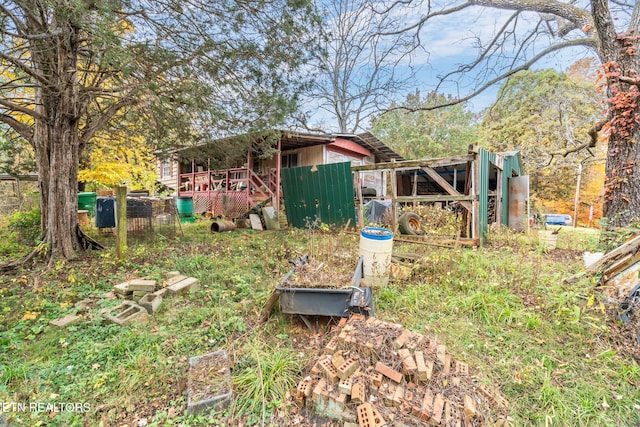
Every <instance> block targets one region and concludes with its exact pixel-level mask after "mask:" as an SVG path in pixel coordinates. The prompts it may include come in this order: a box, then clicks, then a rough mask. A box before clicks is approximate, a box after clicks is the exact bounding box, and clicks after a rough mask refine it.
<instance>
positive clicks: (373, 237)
mask: <svg viewBox="0 0 640 427" xmlns="http://www.w3.org/2000/svg"><path fill="white" fill-rule="evenodd" d="M392 251H393V232H392V231H391V230H388V229H386V228H378V227H365V228H363V229H362V231H361V232H360V256H362V269H363V278H362V281H361V283H362V284H363V285H364V286H371V287H376V286H383V285H386V284H387V282H388V281H389V267H390V265H391V252H392Z"/></svg>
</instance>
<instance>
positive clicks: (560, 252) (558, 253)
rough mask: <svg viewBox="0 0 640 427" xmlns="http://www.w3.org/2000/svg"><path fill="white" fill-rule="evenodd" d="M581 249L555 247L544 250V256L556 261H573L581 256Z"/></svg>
mask: <svg viewBox="0 0 640 427" xmlns="http://www.w3.org/2000/svg"><path fill="white" fill-rule="evenodd" d="M583 253H584V252H583V251H576V250H573V249H560V248H556V249H553V250H549V251H547V252H545V254H544V258H545V259H547V260H549V261H552V262H558V263H573V262H575V261H576V260H578V259H581V258H582V254H583Z"/></svg>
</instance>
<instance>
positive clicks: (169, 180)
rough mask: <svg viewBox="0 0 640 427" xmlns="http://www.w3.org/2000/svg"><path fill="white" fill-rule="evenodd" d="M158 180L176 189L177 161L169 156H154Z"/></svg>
mask: <svg viewBox="0 0 640 427" xmlns="http://www.w3.org/2000/svg"><path fill="white" fill-rule="evenodd" d="M156 170H157V172H158V182H159V183H160V184H162V185H165V186H167V187H168V188H170V189H171V190H173V191H176V189H177V188H176V187H177V185H178V162H176V161H175V160H174V159H171V158H167V157H165V158H156Z"/></svg>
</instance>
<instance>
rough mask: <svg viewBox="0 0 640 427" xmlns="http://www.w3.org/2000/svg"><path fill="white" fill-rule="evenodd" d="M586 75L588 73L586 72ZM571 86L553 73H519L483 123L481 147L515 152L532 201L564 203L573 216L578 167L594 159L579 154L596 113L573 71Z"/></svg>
mask: <svg viewBox="0 0 640 427" xmlns="http://www.w3.org/2000/svg"><path fill="white" fill-rule="evenodd" d="M587 70H588V69H587ZM572 76H574V79H575V80H572V79H570V78H569V77H568V75H566V74H563V73H559V72H558V71H556V70H553V69H547V70H538V71H521V72H519V73H517V74H514V75H513V76H511V77H510V78H509V79H507V80H506V81H505V82H504V84H503V85H502V86H501V87H500V90H499V92H498V97H497V101H496V102H495V104H494V105H492V106H491V107H490V108H488V109H487V111H486V113H485V116H484V120H483V123H482V131H483V132H482V133H483V145H485V146H487V147H488V148H490V149H493V150H495V151H507V150H514V149H519V150H520V151H521V153H522V159H523V163H524V167H525V171H526V173H528V174H529V175H530V176H531V181H530V182H531V191H532V196H533V198H534V199H535V200H538V201H539V202H540V204H542V205H545V206H548V205H549V204H550V203H552V202H555V201H559V200H564V201H565V202H566V203H567V206H569V209H568V210H567V211H568V212H570V211H572V210H573V209H572V207H573V199H574V194H575V182H576V180H575V175H576V169H577V167H578V164H579V163H581V162H583V161H584V160H585V159H587V158H590V157H593V156H594V153H593V152H592V150H593V149H591V148H589V149H588V150H584V149H582V148H583V146H584V144H585V141H589V139H590V136H589V131H590V130H591V128H592V127H593V123H594V122H595V121H598V119H599V117H600V116H601V112H600V111H599V110H598V108H597V105H598V102H599V101H602V96H599V95H598V93H597V91H596V87H595V85H594V84H592V83H588V82H585V79H584V78H583V76H582V75H581V73H580V72H579V70H578V69H577V68H576V67H573V71H572Z"/></svg>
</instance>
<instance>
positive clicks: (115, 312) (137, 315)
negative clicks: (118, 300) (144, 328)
mask: <svg viewBox="0 0 640 427" xmlns="http://www.w3.org/2000/svg"><path fill="white" fill-rule="evenodd" d="M100 314H102V317H104V318H105V319H106V320H107V321H108V322H111V323H114V324H116V325H120V326H125V325H128V324H129V323H131V322H134V321H135V322H146V321H147V320H148V319H149V315H148V314H147V310H146V309H145V308H144V307H141V306H139V305H138V304H136V303H135V302H133V301H125V302H123V303H122V304H120V305H118V306H116V307H114V308H111V309H109V308H105V309H104V310H102V311H101V312H100Z"/></svg>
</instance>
